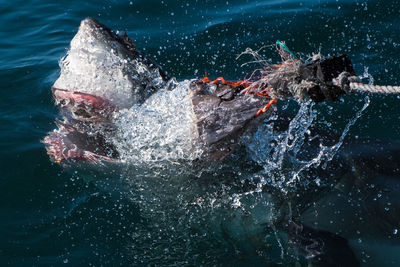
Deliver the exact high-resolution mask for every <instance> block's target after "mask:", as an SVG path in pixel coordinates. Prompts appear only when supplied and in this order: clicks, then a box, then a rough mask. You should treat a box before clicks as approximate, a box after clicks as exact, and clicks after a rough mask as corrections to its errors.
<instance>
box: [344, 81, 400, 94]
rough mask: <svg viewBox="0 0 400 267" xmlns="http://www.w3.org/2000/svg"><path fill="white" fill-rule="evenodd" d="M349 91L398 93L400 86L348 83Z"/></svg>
mask: <svg viewBox="0 0 400 267" xmlns="http://www.w3.org/2000/svg"><path fill="white" fill-rule="evenodd" d="M350 91H352V92H368V93H378V94H400V86H390V85H369V84H362V83H350Z"/></svg>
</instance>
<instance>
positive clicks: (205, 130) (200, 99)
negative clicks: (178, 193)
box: [189, 80, 272, 160]
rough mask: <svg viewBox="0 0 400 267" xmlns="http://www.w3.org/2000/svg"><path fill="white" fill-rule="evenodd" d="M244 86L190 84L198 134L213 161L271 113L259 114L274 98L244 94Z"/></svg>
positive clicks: (230, 148)
mask: <svg viewBox="0 0 400 267" xmlns="http://www.w3.org/2000/svg"><path fill="white" fill-rule="evenodd" d="M243 89H244V88H243V87H242V86H233V85H229V84H223V83H217V84H212V83H205V82H203V81H202V80H196V81H193V82H192V83H191V84H190V88H189V96H190V97H191V104H192V110H193V114H194V116H193V117H194V124H195V128H196V130H195V132H196V134H195V136H196V138H197V139H199V140H200V143H201V144H202V146H203V150H204V151H205V152H206V154H207V155H208V157H210V158H211V159H213V160H219V159H222V158H223V157H225V156H226V155H227V154H229V153H230V152H231V151H232V149H233V148H234V147H235V146H236V144H237V143H238V141H239V139H240V137H241V136H242V135H243V134H244V133H245V132H246V131H251V130H252V129H254V128H255V127H256V126H257V125H258V124H259V123H260V122H262V121H263V119H265V117H266V116H268V114H271V112H272V109H269V110H267V111H266V112H264V113H262V114H261V115H260V116H256V114H257V111H258V110H259V109H260V108H262V107H264V106H265V105H266V104H267V103H268V102H269V101H270V100H271V98H270V97H268V96H259V95H249V94H242V93H241V91H242V90H243Z"/></svg>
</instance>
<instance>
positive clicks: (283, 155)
mask: <svg viewBox="0 0 400 267" xmlns="http://www.w3.org/2000/svg"><path fill="white" fill-rule="evenodd" d="M369 103H370V99H369V97H368V96H366V97H365V99H364V105H363V107H362V108H361V109H360V110H359V111H358V112H357V113H356V114H355V115H354V117H353V118H351V119H350V120H349V121H348V122H347V124H346V126H345V128H344V129H343V131H342V133H341V135H340V137H339V139H338V140H337V142H336V143H335V144H333V145H324V144H323V143H322V142H321V141H319V140H318V139H317V138H318V136H313V135H312V134H311V126H312V125H313V122H315V121H316V120H317V117H318V114H317V112H316V110H315V109H314V103H313V102H311V101H308V102H305V103H299V105H300V107H299V110H298V112H297V114H296V116H295V117H294V118H293V119H292V120H291V121H290V123H289V126H288V128H287V130H286V131H283V132H279V131H277V130H276V129H275V127H274V125H275V123H276V120H277V116H275V117H272V118H270V119H269V120H268V121H266V122H265V124H264V125H262V126H261V127H259V129H258V130H257V131H256V133H255V134H254V137H253V140H252V141H251V142H246V143H247V146H246V147H247V151H248V152H249V154H250V156H251V158H252V160H254V161H255V162H257V163H258V164H260V165H262V166H263V171H262V172H261V173H259V174H258V175H257V176H260V177H261V178H260V177H258V178H260V182H259V184H258V188H259V190H261V189H262V188H263V186H265V185H270V186H271V185H272V186H274V187H277V188H279V189H281V190H282V191H283V192H287V191H288V190H290V188H295V187H296V186H297V185H299V184H303V185H306V184H307V183H310V182H312V181H310V177H307V176H306V175H303V174H304V173H305V172H306V171H308V170H310V169H312V168H316V167H319V166H323V168H325V165H326V164H327V163H328V162H329V161H331V160H332V159H333V157H334V156H335V155H336V154H337V152H338V150H339V149H340V147H341V145H342V144H343V141H344V138H345V137H346V135H347V133H348V132H349V130H350V127H351V126H353V125H354V124H355V123H356V121H357V120H358V119H359V118H360V117H361V115H362V113H363V112H364V110H365V109H366V108H367V107H368V106H369ZM247 141H248V140H247ZM311 141H318V142H319V144H318V146H317V149H315V151H311V149H309V148H305V145H306V142H311ZM314 182H315V183H316V184H317V185H319V183H320V182H321V181H320V180H319V179H318V178H315V179H314Z"/></svg>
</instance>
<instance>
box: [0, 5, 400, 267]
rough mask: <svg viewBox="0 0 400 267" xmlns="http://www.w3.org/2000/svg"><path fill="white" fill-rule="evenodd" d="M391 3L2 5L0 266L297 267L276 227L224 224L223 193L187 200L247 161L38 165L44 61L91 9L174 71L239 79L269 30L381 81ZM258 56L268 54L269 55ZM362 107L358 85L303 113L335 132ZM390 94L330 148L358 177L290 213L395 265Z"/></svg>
mask: <svg viewBox="0 0 400 267" xmlns="http://www.w3.org/2000/svg"><path fill="white" fill-rule="evenodd" d="M399 6H400V2H399V1H303V2H301V1H250V0H247V1H168V0H165V1H148V0H146V1H134V0H132V1H104V2H100V1H85V2H82V1H56V2H55V1H45V0H41V1H28V2H27V1H1V2H0V13H1V14H0V25H1V31H0V51H1V56H0V81H1V98H0V99H1V102H0V127H1V131H0V144H1V149H0V156H1V159H0V162H1V163H0V164H1V176H0V218H1V220H0V263H1V264H0V265H2V266H5V265H11V266H32V265H39V266H42V265H43V266H47V265H49V266H50V265H63V264H65V265H70V266H77V265H96V266H98V265H124V266H127V265H201V264H203V265H250V264H254V265H261V266H265V265H293V264H294V263H295V262H298V263H300V264H302V265H305V264H306V263H307V260H306V259H305V258H304V256H302V254H301V253H300V252H296V251H295V250H296V249H295V248H291V247H290V245H284V248H283V249H282V248H281V247H280V245H279V241H282V242H281V243H285V239H286V238H285V233H284V232H279V231H273V230H271V229H265V231H260V232H257V235H256V237H254V235H253V234H249V235H246V234H245V233H244V232H246V231H247V230H248V232H251V233H252V230H249V229H250V228H251V227H252V225H255V224H259V223H260V222H254V221H253V222H246V223H242V222H241V221H238V220H235V219H234V218H236V217H237V212H238V211H237V210H235V209H229V208H226V207H225V206H224V205H225V204H226V203H224V201H223V200H217V202H218V201H220V203H219V206H216V207H215V208H211V207H210V206H207V205H204V206H202V205H201V203H202V200H204V199H207V196H208V194H211V195H212V196H213V197H215V196H219V197H221V199H223V197H224V194H228V195H229V194H231V193H230V192H231V191H234V190H235V186H233V185H231V183H232V180H235V178H237V177H239V176H241V175H243V173H252V172H257V171H258V169H259V168H262V166H261V167H260V166H254V165H256V164H255V163H254V164H252V163H240V164H237V162H235V161H234V160H235V158H233V159H231V162H228V163H223V164H224V165H223V166H222V167H220V168H218V167H215V168H214V169H211V170H210V169H207V171H205V173H204V174H203V175H201V178H198V176H193V175H192V176H191V175H189V174H185V172H184V171H182V170H181V166H175V167H171V166H169V167H168V168H166V167H165V168H162V167H157V168H151V167H148V166H147V167H146V166H139V167H138V166H118V167H116V166H104V167H96V168H91V167H88V166H87V167H74V166H72V167H70V168H67V169H64V168H62V167H61V166H59V165H57V164H53V163H51V162H50V161H49V158H48V156H47V155H46V151H45V149H44V146H43V145H42V144H41V143H40V140H41V139H42V138H43V137H44V136H45V135H46V133H47V132H48V131H50V130H52V129H53V128H54V127H55V124H54V119H55V118H56V117H57V116H58V115H57V109H56V107H55V106H54V104H53V100H52V95H51V91H50V87H51V85H52V84H53V83H54V81H55V80H56V78H57V77H58V72H59V66H58V60H59V59H60V58H61V57H62V56H64V55H65V54H66V51H67V48H68V45H69V42H70V40H71V39H72V37H73V36H74V34H75V33H76V31H77V28H78V26H79V23H80V21H81V20H82V19H84V18H85V17H87V16H92V17H95V18H97V19H99V20H100V21H102V22H103V23H104V24H106V25H108V26H109V27H110V28H112V29H119V30H125V31H126V32H127V33H128V35H129V36H130V37H131V38H132V39H133V40H135V41H136V45H137V47H138V49H141V50H142V51H144V52H146V53H147V54H149V55H151V56H152V57H153V58H154V59H155V60H156V61H157V62H158V63H159V64H160V65H161V66H162V67H163V68H164V69H165V70H167V71H168V73H170V74H172V75H174V76H175V77H177V78H178V80H183V79H187V78H195V77H202V75H203V74H204V73H205V72H207V73H208V75H209V76H210V77H212V78H216V77H219V76H224V77H225V78H228V79H240V78H243V77H244V75H245V74H246V73H247V72H248V71H249V70H250V69H249V68H251V67H249V68H246V67H244V68H242V67H240V65H241V64H242V63H244V62H246V60H247V61H248V59H243V60H242V59H240V60H238V61H236V60H235V58H236V56H237V55H238V54H239V53H241V52H242V51H244V50H245V49H246V48H247V47H250V48H253V49H258V48H259V47H262V46H263V45H270V44H273V43H274V42H275V41H276V40H277V39H279V40H285V41H286V43H287V45H288V46H289V47H290V48H291V49H292V50H293V51H296V52H299V53H300V54H301V55H302V56H304V57H305V56H306V55H309V54H311V53H312V52H318V51H319V50H320V51H321V52H322V53H323V54H325V55H327V54H330V55H335V54H340V53H346V54H348V55H349V56H350V58H351V59H352V61H353V64H354V66H355V69H356V71H357V72H358V73H360V74H362V73H363V72H364V71H365V68H367V67H368V73H370V74H372V75H373V77H374V79H375V83H377V84H389V85H396V84H400V78H399V77H400V68H399V63H400V62H399V59H400V58H399V55H400V35H399V29H400V10H399ZM263 53H264V55H265V56H266V57H267V58H272V59H273V60H275V61H278V60H279V57H278V56H277V54H276V53H275V52H274V50H273V49H270V50H268V49H266V50H265V51H264V52H263ZM253 68H254V67H253ZM360 100H361V102H360ZM363 101H364V96H362V95H355V96H346V97H344V98H343V102H342V103H338V104H336V105H335V104H326V105H324V104H323V105H321V106H319V107H317V110H318V111H319V112H321V113H322V114H325V115H326V118H329V120H330V121H328V122H327V121H326V120H323V121H321V122H320V123H319V127H320V129H319V130H320V131H321V132H324V133H325V134H326V135H325V136H330V134H332V135H336V136H337V135H338V134H339V135H340V133H341V132H342V130H343V128H344V125H345V124H346V122H347V121H345V120H344V118H346V119H348V118H349V117H353V115H354V114H355V112H356V111H357V110H359V109H360V107H361V106H362V104H363ZM399 104H400V99H399V98H398V97H396V96H372V97H371V104H370V106H369V107H368V108H367V110H366V111H365V112H364V114H363V115H362V117H361V118H360V119H359V120H357V122H356V124H355V125H354V126H353V127H352V128H351V130H350V132H349V134H348V135H347V137H346V139H345V143H344V144H343V146H342V148H341V150H340V151H341V153H342V154H343V155H344V154H345V155H350V156H351V158H350V159H349V160H348V162H350V161H351V162H353V161H354V162H355V163H354V166H353V174H354V173H355V175H353V176H351V177H353V178H354V177H357V178H356V179H355V178H354V179H353V178H352V180H351V181H350V182H349V181H347V180H346V181H341V184H344V185H346V187H349V184H350V187H351V189H349V190H344V191H343V193H337V192H336V191H335V193H334V194H332V196H330V195H329V194H330V192H331V190H328V191H323V192H322V193H321V195H322V196H321V198H318V199H315V198H310V201H309V203H308V204H310V205H314V208H313V209H312V210H311V211H308V213H306V214H305V215H304V218H303V219H304V220H308V223H309V225H314V226H315V227H317V228H318V227H320V228H321V229H324V230H328V231H330V232H334V233H337V234H339V235H341V236H343V237H344V238H346V239H347V240H348V241H349V244H350V246H351V248H352V250H353V251H354V253H355V255H356V256H357V258H358V259H359V260H360V262H361V263H363V264H365V266H389V265H392V266H398V265H399V264H400V257H399V254H398V252H399V250H400V221H399V220H398V219H399V215H398V214H399V212H400V206H399V205H400V203H399V201H398V199H399V197H400V191H399V186H400V176H399V175H400V169H399V168H400V127H399V119H400V110H399V109H398V105H399ZM331 109H333V111H330V110H331ZM289 113H290V112H289ZM343 157H344V156H343ZM348 157H349V156H348ZM344 158H345V157H344ZM342 160H344V159H343V158H342ZM221 164H222V163H221ZM335 164H337V165H335ZM327 165H328V166H327V167H326V168H325V169H324V170H325V172H324V170H319V172H318V175H320V176H321V177H330V176H332V177H333V176H335V174H336V173H340V168H341V165H340V164H339V163H333V162H332V163H331V164H330V163H329V162H328V163H327ZM198 168H201V167H198ZM252 168H254V169H255V170H253V169H252ZM313 175H315V174H313ZM340 175H342V174H340ZM343 175H344V174H343ZM193 177H197V178H193ZM336 178H337V177H336ZM337 180H338V179H336V181H337ZM162 181H168V182H166V183H163V182H162ZM226 181H228V182H226ZM221 183H223V184H226V186H227V187H229V189H226V188H225V187H221ZM327 184H328V185H329V182H328V183H327ZM211 185H212V186H211ZM333 187H335V185H333V184H332V185H331V187H330V188H331V189H332V188H333ZM221 188H225V189H224V190H222V191H221ZM143 189H144V190H145V193H143ZM152 189H153V190H152ZM193 191H195V192H196V193H191V192H193ZM235 192H236V191H235ZM254 197H255V198H258V199H260V198H262V197H260V196H254ZM247 198H250V197H247ZM321 199H322V200H321ZM196 201H197V202H196ZM244 201H248V202H250V203H251V201H252V200H251V199H250V200H244ZM194 202H196V203H197V204H198V205H197V204H196V205H192V204H193V203H194ZM261 202H263V201H261ZM199 203H200V204H199ZM257 203H259V202H257ZM263 203H264V204H266V206H268V205H267V203H268V201H267V200H265V201H264V202H263ZM293 203H294V206H296V204H295V203H296V202H293ZM226 205H228V204H226ZM228 206H230V205H228ZM249 206H252V205H251V204H249ZM244 209H245V208H244ZM264 209H265V210H264ZM253 210H254V213H257V212H258V213H260V214H265V213H267V210H266V208H265V207H261V208H257V206H256V207H251V208H248V210H245V211H244V212H245V213H246V212H247V213H251V212H252V211H253ZM256 210H257V212H256ZM258 213H257V214H258ZM307 214H308V215H307ZM310 214H314V215H312V216H311V215H310ZM250 217H251V216H250ZM259 218H262V215H260V216H259ZM260 220H261V222H262V219H260ZM241 224H245V225H246V226H243V227H239V226H238V225H241ZM249 225H250V226H249ZM243 229H247V230H246V231H245V230H243ZM242 233H244V234H242ZM250 236H252V237H250ZM260 240H261V241H262V242H261V241H260ZM259 241H260V242H259ZM259 243H260V244H262V245H258V244H259Z"/></svg>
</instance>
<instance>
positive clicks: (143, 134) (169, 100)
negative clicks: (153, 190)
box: [114, 80, 201, 162]
mask: <svg viewBox="0 0 400 267" xmlns="http://www.w3.org/2000/svg"><path fill="white" fill-rule="evenodd" d="M189 83H190V81H188V80H187V81H183V82H181V83H177V84H176V88H174V89H173V90H167V89H163V90H160V91H159V92H158V93H157V94H155V95H153V96H151V97H150V98H149V99H148V100H147V101H146V102H145V103H144V104H143V105H140V106H134V107H132V108H130V109H124V110H121V111H120V112H118V113H117V114H115V121H116V126H117V128H118V131H117V134H116V137H115V138H114V143H115V144H116V146H117V148H118V151H121V152H122V155H121V156H122V158H124V159H127V160H128V161H132V162H159V161H177V160H189V161H190V160H194V159H196V158H198V157H199V156H200V154H201V150H200V147H198V146H197V145H196V143H195V141H192V140H194V139H195V138H194V136H192V135H193V132H194V131H193V129H192V128H193V127H194V126H193V120H194V119H193V117H192V116H193V115H192V111H191V106H190V99H189V97H188V93H187V90H188V88H189Z"/></svg>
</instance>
